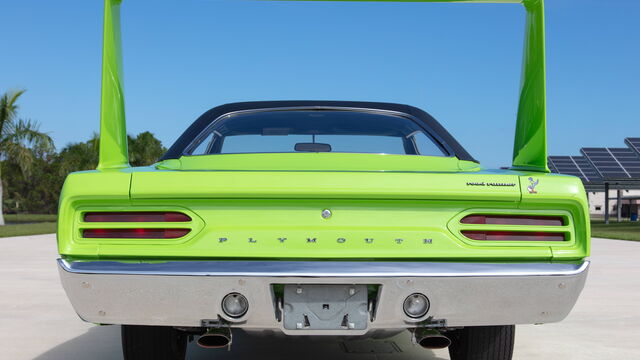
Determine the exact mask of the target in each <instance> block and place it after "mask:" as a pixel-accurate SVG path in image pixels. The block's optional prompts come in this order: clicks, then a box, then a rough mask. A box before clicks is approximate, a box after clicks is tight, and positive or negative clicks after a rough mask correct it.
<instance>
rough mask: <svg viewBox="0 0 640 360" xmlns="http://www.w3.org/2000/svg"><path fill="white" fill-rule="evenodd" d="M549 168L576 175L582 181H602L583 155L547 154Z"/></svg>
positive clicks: (556, 171)
mask: <svg viewBox="0 0 640 360" xmlns="http://www.w3.org/2000/svg"><path fill="white" fill-rule="evenodd" d="M549 169H550V170H551V172H553V173H557V174H566V175H573V176H577V177H579V178H580V179H582V182H584V183H595V182H602V177H600V174H598V172H597V171H596V169H594V168H593V166H591V163H590V162H589V160H587V159H586V158H585V157H583V156H549Z"/></svg>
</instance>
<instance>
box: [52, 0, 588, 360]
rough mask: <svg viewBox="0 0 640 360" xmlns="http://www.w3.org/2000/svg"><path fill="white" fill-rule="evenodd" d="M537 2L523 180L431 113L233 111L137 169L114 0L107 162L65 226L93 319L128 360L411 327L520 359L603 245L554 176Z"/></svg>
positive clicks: (524, 98) (320, 107)
mask: <svg viewBox="0 0 640 360" xmlns="http://www.w3.org/2000/svg"><path fill="white" fill-rule="evenodd" d="M442 1H444V0H442ZM469 2H473V1H469ZM475 2H487V1H480V0H478V1H475ZM495 2H502V3H520V1H511V0H504V1H495ZM523 3H524V7H525V9H526V13H527V17H526V19H527V23H526V29H527V31H526V39H525V54H524V56H525V61H524V70H523V85H522V92H521V97H520V107H519V111H518V118H517V126H516V134H515V144H514V156H513V165H512V167H511V168H509V169H502V170H490V169H485V168H483V167H482V166H480V165H479V164H478V162H477V161H476V160H475V159H474V158H473V157H472V156H471V155H470V154H469V153H468V152H467V151H466V150H465V149H464V148H463V147H462V146H461V145H460V144H459V143H458V142H457V141H456V140H455V139H454V138H453V136H452V135H451V134H449V133H448V132H447V131H446V130H445V129H444V128H443V127H442V126H441V125H440V124H439V123H438V122H437V121H436V120H435V119H434V118H433V117H431V116H430V115H428V114H427V113H426V112H424V111H422V110H420V109H417V108H415V107H412V106H408V105H399V104H390V103H373V102H348V101H267V102H245V103H235V104H227V105H222V106H218V107H215V108H213V109H211V110H209V111H207V112H206V113H204V114H203V115H202V116H201V117H200V118H199V119H197V120H196V121H195V122H194V123H193V124H192V125H191V126H190V127H189V128H188V129H187V130H186V131H185V132H184V133H183V134H182V136H180V138H179V139H178V140H177V141H176V143H175V144H173V146H172V147H171V148H170V149H169V150H168V152H167V153H166V154H165V155H164V157H163V158H162V159H160V161H159V162H158V163H156V164H154V165H152V166H148V167H138V168H132V167H130V166H129V162H128V158H127V147H126V144H127V141H126V129H125V120H124V106H123V94H122V79H121V77H120V74H121V59H120V50H119V46H120V30H119V6H120V1H118V0H106V6H105V32H104V59H103V60H104V61H103V88H102V111H101V138H100V163H99V166H98V169H97V170H95V171H85V172H78V173H73V174H70V175H69V176H68V178H67V180H66V182H65V185H64V188H63V190H62V195H61V200H60V210H59V224H58V234H57V235H58V248H59V253H60V258H59V259H58V266H59V271H60V276H61V279H62V284H63V286H64V289H65V290H66V293H67V295H68V297H69V299H70V300H71V303H72V304H73V307H74V308H75V310H76V312H77V313H78V315H79V316H80V317H81V318H82V319H83V320H85V321H88V322H92V323H96V324H117V325H122V344H123V351H124V357H125V359H184V358H185V349H186V345H187V342H188V340H189V339H197V343H198V344H199V345H200V346H203V347H207V348H219V347H227V346H230V344H231V341H232V333H233V332H234V330H235V329H242V330H243V331H246V332H254V333H260V334H274V333H283V334H285V335H287V336H327V335H330V336H338V337H340V336H348V337H354V336H355V337H376V338H381V337H388V336H393V335H395V334H398V333H400V332H403V331H407V330H408V331H410V332H411V333H412V336H413V339H414V340H415V343H416V344H418V345H420V346H423V347H425V348H431V349H434V348H445V347H448V348H449V353H450V355H451V358H452V359H454V360H459V359H493V360H495V359H498V360H501V359H511V358H512V354H513V344H514V333H515V324H541V323H550V322H557V321H560V320H562V319H564V318H565V317H566V316H567V315H568V313H569V312H570V311H571V309H572V307H573V306H574V304H575V302H576V300H577V298H578V296H579V294H580V292H581V290H582V288H583V286H584V283H585V279H586V276H587V269H588V266H589V261H588V260H587V257H588V256H589V240H590V233H589V217H588V207H587V198H586V194H585V190H584V188H583V186H582V183H581V181H580V180H579V179H578V178H575V177H570V176H563V175H556V174H550V173H549V171H548V168H547V164H546V120H545V56H544V10H543V2H542V0H525V1H524V2H523Z"/></svg>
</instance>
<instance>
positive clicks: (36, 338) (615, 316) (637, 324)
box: [0, 235, 640, 360]
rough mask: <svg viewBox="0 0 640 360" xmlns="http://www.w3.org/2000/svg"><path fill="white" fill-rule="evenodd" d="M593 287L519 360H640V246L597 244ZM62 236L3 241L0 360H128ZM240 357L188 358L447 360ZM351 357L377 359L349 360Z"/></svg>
mask: <svg viewBox="0 0 640 360" xmlns="http://www.w3.org/2000/svg"><path fill="white" fill-rule="evenodd" d="M592 253H593V256H592V261H593V263H592V267H591V272H590V274H589V278H588V280H587V285H586V288H585V290H584V292H583V293H582V296H581V298H580V300H579V301H578V304H577V305H576V307H575V308H574V310H573V312H572V313H571V315H569V317H568V318H567V319H566V320H565V321H563V322H561V323H557V324H547V325H539V326H535V325H526V326H519V327H518V328H517V330H516V332H517V339H516V352H515V359H519V360H520V359H524V360H526V359H544V360H550V359H563V360H567V359H581V360H587V359H597V360H602V359H616V360H617V359H640V341H639V340H638V336H639V335H640V242H627V241H617V240H604V239H594V240H593V252H592ZM56 257H57V254H56V248H55V237H54V236H53V235H40V236H28V237H16V238H4V239H0V359H10V360H21V359H38V360H75V359H91V360H113V359H121V358H122V355H121V352H120V329H119V327H117V326H103V327H99V326H94V325H91V324H86V323H84V322H82V321H81V320H80V319H79V318H78V317H77V316H76V314H75V313H74V311H73V309H72V308H71V305H70V304H69V302H68V301H67V298H66V296H65V294H64V291H63V290H62V287H61V286H60V283H59V280H58V273H57V270H56V264H55V259H56ZM234 336H235V337H234V344H233V348H232V351H230V352H227V351H226V350H203V349H200V348H198V347H197V346H194V345H193V344H191V345H190V346H189V350H188V358H189V359H212V358H215V359H264V360H268V359H298V358H300V357H303V358H305V360H314V359H323V360H324V359H357V360H373V359H380V360H391V359H393V360H406V359H412V360H413V359H448V355H447V352H446V351H435V352H432V351H426V350H423V349H421V348H419V347H415V346H413V345H411V343H410V341H409V335H408V333H405V334H402V335H398V336H396V337H395V338H392V339H390V340H386V341H387V342H384V341H380V340H378V341H365V342H347V343H341V342H337V341H326V340H322V341H319V340H305V339H300V338H275V339H272V338H264V337H262V338H261V337H250V336H247V335H244V334H235V335H234ZM345 348H349V349H359V350H360V351H370V350H373V351H374V353H366V354H365V353H355V354H354V353H346V352H345Z"/></svg>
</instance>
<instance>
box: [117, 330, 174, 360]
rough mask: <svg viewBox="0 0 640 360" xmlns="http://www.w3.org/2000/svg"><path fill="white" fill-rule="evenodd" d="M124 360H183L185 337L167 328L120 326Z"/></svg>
mask: <svg viewBox="0 0 640 360" xmlns="http://www.w3.org/2000/svg"><path fill="white" fill-rule="evenodd" d="M121 333H122V353H123V355H124V359H125V360H184V358H185V354H186V352H187V336H186V335H185V334H184V333H183V332H181V331H178V330H175V329H174V328H172V327H168V326H141V325H122V327H121Z"/></svg>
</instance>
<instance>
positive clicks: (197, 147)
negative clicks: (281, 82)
mask: <svg viewBox="0 0 640 360" xmlns="http://www.w3.org/2000/svg"><path fill="white" fill-rule="evenodd" d="M292 152H341V153H373V154H401V155H426V156H449V154H448V153H447V152H446V151H445V150H444V148H443V147H442V145H441V144H440V143H439V142H438V141H436V140H435V139H434V138H433V136H431V134H430V133H429V132H428V131H427V130H426V129H424V128H423V127H421V126H420V125H418V123H416V122H415V121H413V120H412V119H409V118H406V117H403V116H396V115H389V114H383V113H375V112H362V111H346V110H345V111H343V110H279V111H262V112H251V113H244V114H235V115H227V116H224V117H222V118H219V119H217V120H216V121H214V122H213V123H212V124H211V125H210V126H209V127H208V128H206V129H205V130H204V131H203V132H202V133H201V134H199V135H198V136H197V137H196V138H195V140H194V141H193V142H192V143H191V145H190V146H189V147H187V149H186V151H185V155H209V154H242V153H292Z"/></svg>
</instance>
